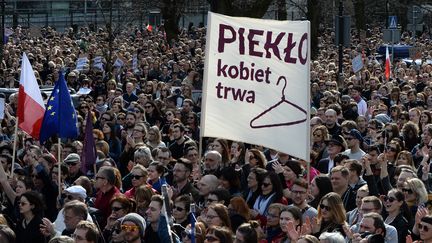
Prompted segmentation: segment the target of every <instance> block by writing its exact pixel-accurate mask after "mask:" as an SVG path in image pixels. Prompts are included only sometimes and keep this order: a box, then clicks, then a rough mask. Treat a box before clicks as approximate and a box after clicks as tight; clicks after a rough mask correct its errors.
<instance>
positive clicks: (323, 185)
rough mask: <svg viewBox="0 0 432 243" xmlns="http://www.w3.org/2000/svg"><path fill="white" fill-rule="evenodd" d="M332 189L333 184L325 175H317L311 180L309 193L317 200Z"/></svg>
mask: <svg viewBox="0 0 432 243" xmlns="http://www.w3.org/2000/svg"><path fill="white" fill-rule="evenodd" d="M332 191H333V186H332V183H331V180H330V177H328V176H327V175H318V176H316V177H315V178H314V179H313V180H312V182H311V194H312V196H313V197H314V198H315V199H316V200H318V202H319V201H320V200H321V198H322V197H323V196H324V195H326V194H327V193H329V192H332Z"/></svg>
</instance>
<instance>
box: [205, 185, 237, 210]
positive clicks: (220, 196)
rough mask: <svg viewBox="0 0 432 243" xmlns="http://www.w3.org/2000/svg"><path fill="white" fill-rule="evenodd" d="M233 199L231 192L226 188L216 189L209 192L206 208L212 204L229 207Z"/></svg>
mask: <svg viewBox="0 0 432 243" xmlns="http://www.w3.org/2000/svg"><path fill="white" fill-rule="evenodd" d="M230 199H231V194H230V192H229V191H228V190H227V189H225V188H216V189H214V190H212V191H210V192H209V194H208V196H207V199H206V206H209V205H211V204H216V203H220V204H223V205H225V206H228V204H229V202H230Z"/></svg>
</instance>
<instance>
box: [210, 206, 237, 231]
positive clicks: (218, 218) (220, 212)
mask: <svg viewBox="0 0 432 243" xmlns="http://www.w3.org/2000/svg"><path fill="white" fill-rule="evenodd" d="M204 220H205V223H206V224H207V225H215V226H225V227H228V228H231V220H230V217H229V214H228V208H227V207H226V206H225V205H223V204H221V203H215V204H211V205H209V206H208V210H207V213H206V214H205V219H204Z"/></svg>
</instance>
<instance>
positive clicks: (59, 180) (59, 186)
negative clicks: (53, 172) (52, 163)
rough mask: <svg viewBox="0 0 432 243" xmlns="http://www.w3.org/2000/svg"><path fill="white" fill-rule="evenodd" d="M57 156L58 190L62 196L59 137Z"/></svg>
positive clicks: (59, 140)
mask: <svg viewBox="0 0 432 243" xmlns="http://www.w3.org/2000/svg"><path fill="white" fill-rule="evenodd" d="M57 146H58V147H57V156H58V160H57V161H58V165H59V166H58V175H57V176H58V190H59V196H60V195H61V190H62V189H61V164H62V163H61V139H60V137H58V141H57Z"/></svg>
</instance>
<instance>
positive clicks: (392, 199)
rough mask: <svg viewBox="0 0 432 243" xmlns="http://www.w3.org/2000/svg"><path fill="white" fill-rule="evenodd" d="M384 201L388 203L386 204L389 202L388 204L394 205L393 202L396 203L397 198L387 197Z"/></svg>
mask: <svg viewBox="0 0 432 243" xmlns="http://www.w3.org/2000/svg"><path fill="white" fill-rule="evenodd" d="M384 201H386V202H387V201H388V202H391V203H392V202H394V201H396V198H394V197H387V196H385V197H384Z"/></svg>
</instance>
